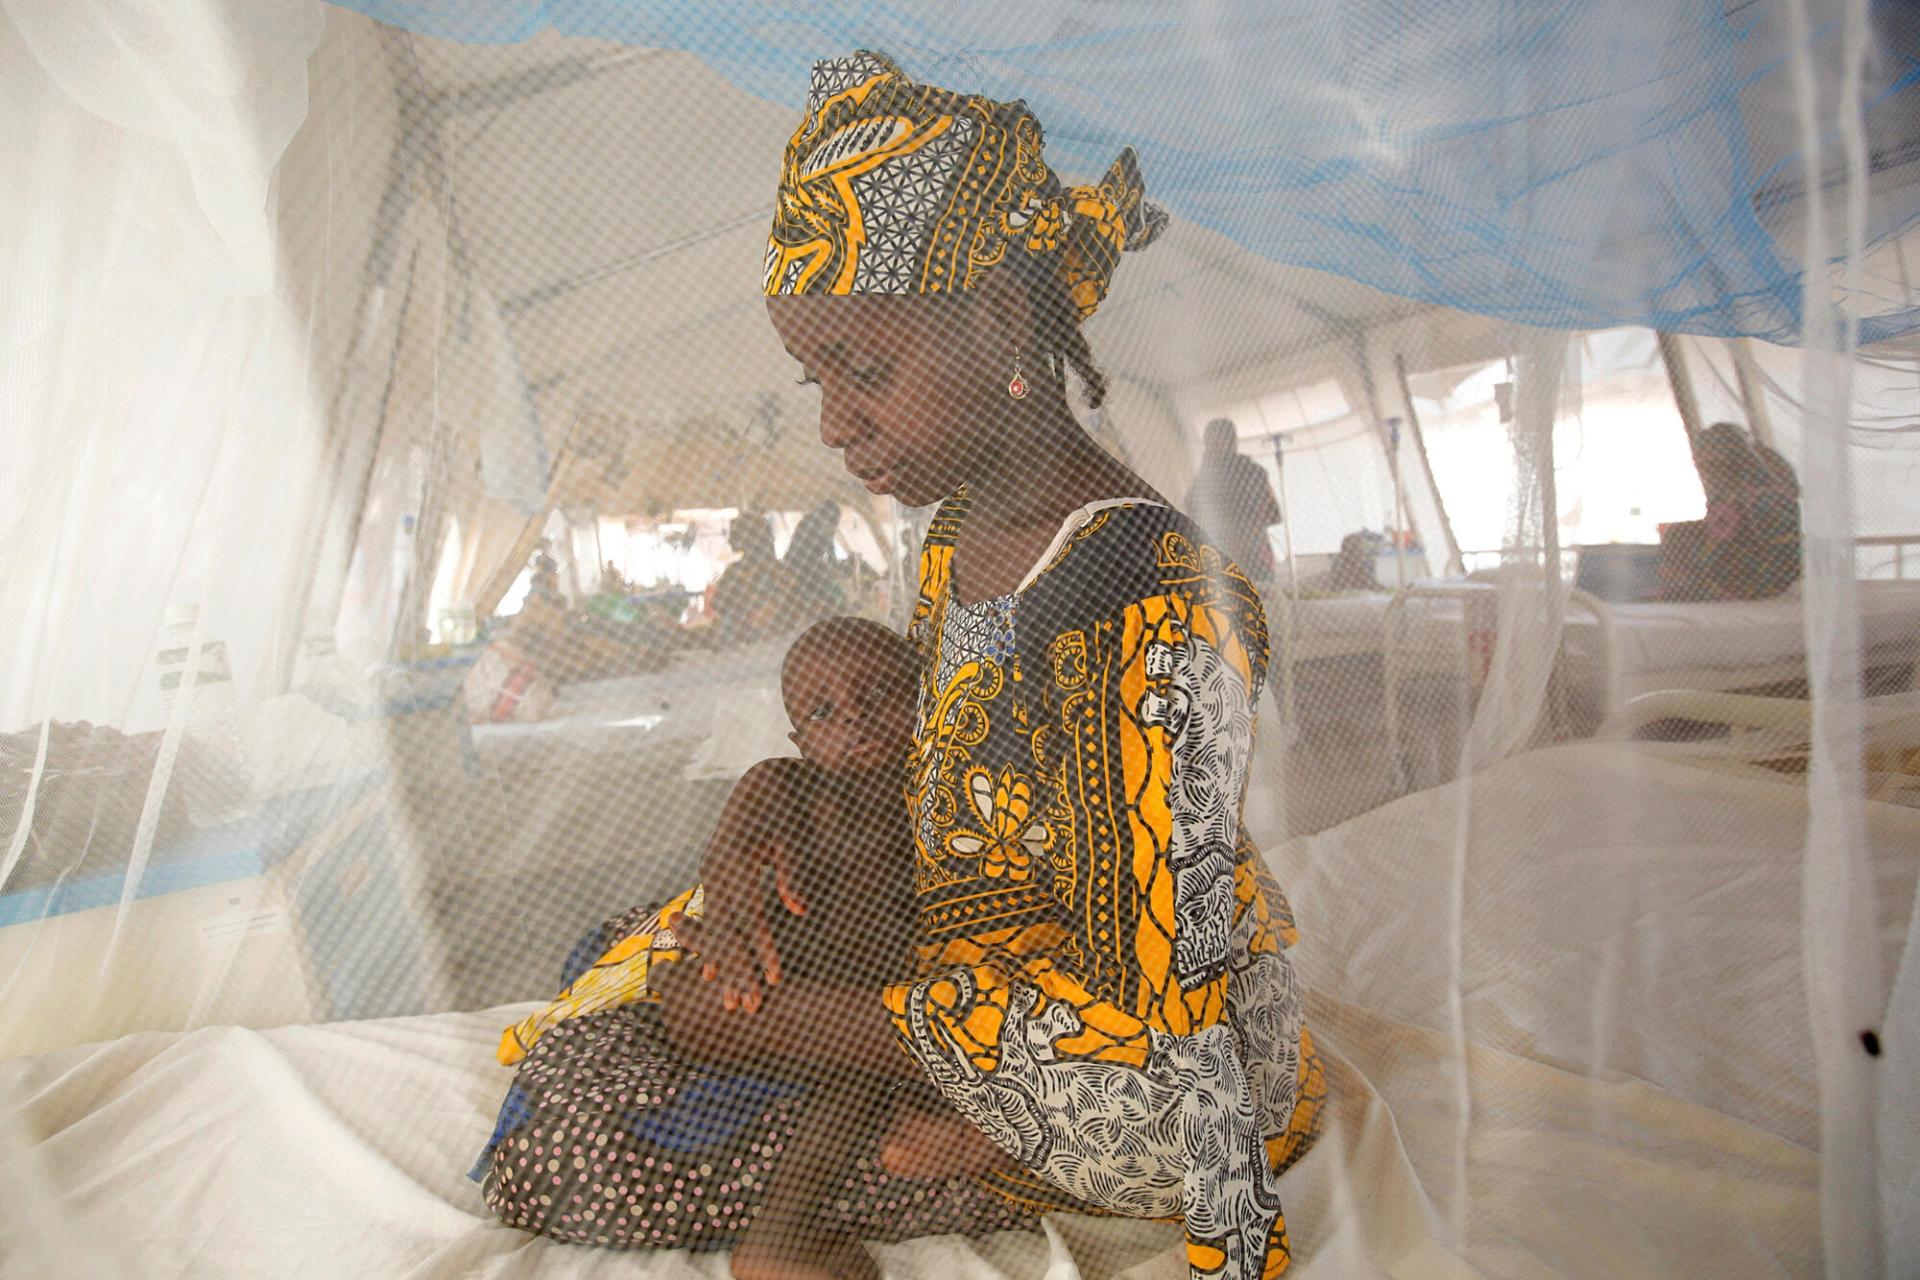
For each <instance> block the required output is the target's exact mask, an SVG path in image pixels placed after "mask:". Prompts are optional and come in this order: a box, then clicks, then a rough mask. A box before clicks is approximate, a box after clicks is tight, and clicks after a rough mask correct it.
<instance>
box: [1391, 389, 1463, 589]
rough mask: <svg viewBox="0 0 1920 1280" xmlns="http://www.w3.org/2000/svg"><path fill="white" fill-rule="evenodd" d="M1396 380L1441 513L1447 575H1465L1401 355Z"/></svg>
mask: <svg viewBox="0 0 1920 1280" xmlns="http://www.w3.org/2000/svg"><path fill="white" fill-rule="evenodd" d="M1393 372H1394V376H1395V377H1397V378H1398V379H1399V381H1400V401H1401V403H1402V404H1403V405H1405V406H1406V410H1407V429H1408V430H1409V431H1411V432H1412V433H1413V453H1414V456H1415V457H1416V458H1418V459H1420V474H1421V475H1423V476H1425V477H1426V480H1427V489H1428V491H1429V492H1431V493H1432V494H1433V505H1434V508H1435V509H1436V510H1438V511H1439V513H1440V535H1441V536H1442V537H1444V538H1445V539H1446V540H1447V564H1446V572H1447V573H1449V574H1455V573H1464V572H1466V567H1467V566H1466V561H1465V559H1463V558H1462V557H1461V555H1460V539H1459V538H1457V537H1455V536H1454V532H1453V517H1452V516H1450V515H1448V514H1447V499H1446V495H1445V494H1443V493H1441V492H1440V482H1439V481H1438V480H1436V479H1434V477H1433V460H1432V459H1431V458H1429V457H1428V456H1427V437H1426V434H1425V433H1424V432H1422V431H1421V430H1420V412H1419V410H1417V409H1415V408H1414V407H1413V388H1412V387H1411V386H1410V385H1409V384H1408V382H1407V358H1406V356H1404V355H1402V354H1401V353H1400V352H1398V351H1396V352H1394V353H1393Z"/></svg>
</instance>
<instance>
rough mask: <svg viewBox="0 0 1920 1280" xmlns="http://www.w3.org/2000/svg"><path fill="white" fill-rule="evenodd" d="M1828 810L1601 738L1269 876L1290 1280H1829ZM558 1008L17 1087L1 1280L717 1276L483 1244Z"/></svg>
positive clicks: (1020, 1270) (1146, 1266)
mask: <svg viewBox="0 0 1920 1280" xmlns="http://www.w3.org/2000/svg"><path fill="white" fill-rule="evenodd" d="M1804 816H1805V793H1804V791H1803V790H1802V789H1801V788H1800V787H1799V786H1798V785H1797V784H1796V783H1792V782H1788V781H1783V780H1775V779H1772V778H1767V777H1758V778H1756V777H1746V776H1739V775H1733V774H1727V773H1723V772H1717V771H1712V770H1706V769H1697V768H1692V767H1690V766H1687V765H1684V764H1676V763H1675V762H1673V761H1672V760H1670V759H1664V758H1661V757H1659V756H1657V755H1655V754H1651V753H1648V752H1647V751H1645V750H1644V749H1640V748H1635V747H1633V746H1632V745H1631V744H1621V743H1606V742H1586V743H1576V744H1569V745H1565V746H1560V747H1554V748H1550V749H1546V750H1541V751H1537V752H1532V753H1528V754H1525V755H1521V756H1518V757H1514V758H1512V759H1509V760H1506V761H1503V762H1501V763H1499V764H1498V765H1495V766H1493V767H1492V768H1490V769H1488V770H1486V771H1484V772H1483V773H1481V774H1480V775H1478V776H1476V777H1474V778H1470V779H1464V780H1461V781H1459V782H1456V783H1453V784H1449V785H1448V786H1445V787H1441V788H1436V789H1434V790H1432V791H1427V792H1422V793H1418V794H1415V795H1412V796H1407V797H1404V798H1402V799H1400V800H1398V801H1395V802H1394V803H1392V804H1389V805H1387V806H1385V807H1383V808H1381V809H1379V810H1376V811H1374V812H1372V813H1369V814H1366V815H1363V816H1362V817H1360V818H1357V819H1354V820H1352V821H1350V822H1348V823H1345V824H1343V825H1342V826H1340V827H1337V828H1334V829H1333V830H1330V831H1327V832H1323V833H1321V834H1319V835H1317V836H1312V837H1303V838H1301V839H1298V840H1295V841H1292V842H1290V843H1287V844H1284V845H1279V846H1275V847H1274V848H1273V855H1272V856H1273V861H1274V863H1275V869H1276V871H1277V872H1278V873H1279V875H1280V876H1281V878H1282V881H1283V883H1284V884H1286V886H1287V888H1288V891H1289V894H1290V896H1291V897H1292V900H1293V903H1294V906H1295V908H1296V910H1297V912H1298V915H1299V919H1300V924H1301V928H1302V932H1303V935H1304V937H1303V942H1302V943H1301V945H1300V946H1299V947H1298V948H1297V949H1296V950H1295V952H1294V954H1295V956H1296V958H1297V961H1298V963H1299V966H1300V973H1301V976H1302V978H1303V980H1305V981H1306V982H1307V983H1308V984H1309V991H1308V994H1307V1014H1308V1019H1309V1023H1310V1025H1311V1026H1312V1027H1313V1029H1314V1033H1315V1037H1316V1040H1317V1042H1318V1043H1319V1044H1320V1045H1321V1047H1322V1049H1323V1050H1324V1051H1325V1053H1326V1055H1327V1058H1328V1068H1329V1084H1330V1091H1331V1096H1332V1102H1331V1104H1330V1108H1329V1121H1328V1128H1327V1132H1326V1136H1325V1137H1324V1138H1323V1139H1322V1141H1321V1143H1320V1144H1319V1146H1318V1147H1317V1148H1316V1149H1315V1150H1314V1151H1313V1152H1311V1153H1310V1154H1309V1155H1308V1156H1307V1157H1306V1158H1305V1159H1304V1160H1303V1161H1302V1162H1301V1163H1300V1164H1299V1165H1298V1166H1297V1167H1296V1168H1295V1169H1294V1170H1292V1171H1291V1172H1289V1173H1288V1174H1287V1176H1286V1178H1285V1179H1284V1181H1283V1183H1282V1192H1283V1196H1284V1199H1285V1202H1286V1204H1287V1210H1288V1221H1289V1228H1290V1233H1291V1236H1292V1240H1293V1243H1294V1248H1295V1254H1296V1259H1297V1262H1298V1265H1297V1268H1296V1270H1295V1271H1294V1272H1292V1273H1291V1274H1295V1275H1298V1276H1301V1277H1304V1278H1306V1280H1323V1278H1325V1280H1331V1278H1342V1280H1344V1278H1345V1277H1354V1276H1406V1277H1423V1278H1424V1277H1430V1276H1441V1277H1447V1276H1462V1277H1465V1276H1487V1277H1506V1276H1513V1277H1521V1276H1525V1277H1535V1276H1543V1275H1562V1276H1575V1277H1588V1276H1591V1277H1596V1280H1597V1278H1598V1277H1602V1276H1605V1277H1614V1276H1618V1275H1622V1274H1631V1275H1640V1276H1653V1277H1661V1276H1672V1277H1689V1278H1691V1277H1699V1276H1720V1275H1724V1276H1730V1277H1732V1276H1738V1277H1743V1278H1744V1277H1750V1276H1756V1275H1808V1274H1815V1273H1817V1272H1818V1270H1819V1268H1820V1255H1819V1226H1818V1221H1819V1218H1818V1202H1819V1177H1820V1170H1819V1165H1818V1159H1817V1156H1816V1155H1815V1154H1814V1152H1815V1144H1816V1138H1817V1131H1818V1117H1817V1105H1816V1102H1815V1100H1814V1098H1813V1096H1812V1078H1813V1075H1812V1063H1811V1052H1810V1048H1809V1045H1808V1042H1807V1032H1806V1014H1805V1010H1804V997H1803V996H1802V995H1801V990H1800V987H1799V981H1800V979H1799V973H1800V957H1799V950H1798V947H1799V943H1798V929H1799V922H1798V877H1799V875H1800V860H1799V855H1798V844H1799V841H1800V839H1801V832H1802V830H1803V825H1804ZM1866 831H1867V835H1868V838H1869V840H1870V842H1871V844H1872V847H1873V849H1874V852H1875V855H1876V857H1875V867H1876V872H1877V874H1878V876H1879V878H1880V894H1879V901H1880V903H1881V909H1882V918H1881V920H1880V922H1879V927H1880V929H1881V931H1882V936H1883V938H1884V940H1885V941H1886V943H1887V954H1888V955H1889V956H1893V955H1897V954H1898V939H1899V937H1900V935H1901V933H1902V931H1903V929H1904V927H1905V920H1906V912H1907V909H1908V906H1909V904H1910V903H1911V901H1912V894H1913V887H1914V874H1915V870H1916V866H1915V863H1916V860H1915V859H1914V858H1913V857H1912V852H1913V850H1914V849H1916V848H1920V813H1916V812H1914V811H1911V810H1905V809H1897V808H1894V807H1892V806H1886V805H1869V806H1868V813H1867V819H1866ZM1456 836H1463V837H1464V838H1465V846H1464V847H1465V863H1464V867H1463V870H1464V873H1465V885H1464V897H1463V900H1462V901H1463V913H1462V916H1461V919H1460V926H1461V927H1460V929H1459V931H1458V935H1457V936H1458V937H1459V938H1460V940H1461V951H1460V955H1459V959H1458V961H1457V964H1458V977H1457V981H1456V979H1455V978H1454V977H1453V976H1451V975H1452V974H1453V972H1454V970H1453V967H1452V966H1453V965H1454V963H1455V962H1454V961H1453V959H1452V958H1451V957H1452V950H1451V944H1450V941H1449V940H1450V939H1451V938H1452V937H1454V936H1455V933H1454V931H1453V930H1452V929H1451V928H1450V922H1449V919H1448V915H1447V912H1446V910H1445V908H1444V905H1443V904H1445V903H1446V902H1448V901H1449V899H1450V895H1451V892H1452V890H1451V871H1452V866H1453V853H1454V849H1455V843H1454V842H1455V839H1456ZM1455 991H1458V993H1459V995H1460V1001H1459V1008H1458V1011H1457V1014H1456V1013H1455V1012H1454V1011H1453V1004H1454V1002H1453V999H1452V993H1453V992H1455ZM532 1008H533V1006H532V1005H530V1004H515V1005H507V1006H502V1007H499V1008H494V1009H490V1010H483V1011H480V1012H473V1013H448V1014H436V1015H426V1016H418V1017H405V1018H393V1019H385V1020H378V1021H364V1022H342V1023H334V1024H329V1025H320V1026H303V1027H285V1028H280V1029H276V1030H268V1031H253V1030H246V1029H240V1028H231V1027H219V1028H209V1029H205V1030H200V1031H195V1032H190V1033H185V1034H158V1033H153V1034H142V1035H135V1036H130V1037H127V1038H125V1039H122V1040H118V1041H114V1042H109V1043H106V1044H101V1045H94V1046H83V1047H78V1048H72V1049H64V1050H58V1051H54V1052H49V1053H44V1054H41V1055H38V1056H34V1057H27V1058H18V1059H14V1060H11V1061H0V1164H4V1165H5V1167H6V1168H7V1169H8V1170H9V1184H8V1194H7V1195H6V1196H0V1260H3V1261H0V1274H4V1275H5V1276H7V1277H8V1280H11V1277H12V1276H14V1275H18V1276H22V1277H27V1276H36V1277H37V1276H41V1275H80V1274H86V1271H85V1270H84V1265H83V1264H86V1263H90V1262H98V1263H99V1264H100V1265H99V1266H98V1267H96V1268H95V1272H96V1273H97V1274H107V1275H112V1274H127V1275H137V1276H141V1277H149V1276H151V1277H159V1278H162V1280H169V1278H172V1277H188V1276H192V1277H196V1278H202V1277H205V1278H208V1280H224V1278H225V1277H241V1276H246V1277H253V1276H258V1275H262V1274H286V1275H303V1276H304V1275H317V1276H333V1275H339V1276H383V1277H385V1276H395V1277H417V1278H421V1280H425V1278H428V1277H441V1276H445V1277H454V1276H460V1277H465V1276H488V1277H548V1276H554V1277H557V1276H562V1275H565V1276H598V1275H606V1276H614V1275H619V1276H622V1277H634V1276H641V1277H686V1276H706V1277H720V1276H724V1275H725V1274H726V1270H725V1262H724V1259H722V1258H720V1257H718V1256H714V1255H705V1256H692V1255H687V1254H683V1253H652V1254H649V1253H641V1254H618V1253H610V1252H602V1251H595V1250H588V1249H582V1248H579V1247H576V1246H570V1245H560V1244H554V1243H552V1242H549V1241H545V1240H540V1239H535V1238H531V1237H528V1236H526V1235H523V1234H521V1233H519V1232H517V1231H514V1230H511V1229H509V1228H506V1227H504V1226H501V1225H498V1224H497V1223H495V1222H494V1221H493V1220H492V1218H491V1217H490V1215H489V1214H488V1213H487V1211H486V1209H485V1206H484V1205H483V1203H482V1202H481V1199H480V1195H479V1190H478V1188H477V1187H476V1186H475V1184H473V1183H471V1182H469V1181H467V1180H466V1178H465V1177H464V1171H465V1170H466V1169H467V1168H468V1166H469V1165H470V1163H471V1161H472V1160H473V1158H474V1155H475V1153H476V1152H477V1151H478V1149H479V1147H480V1146H481V1144H482V1143H483V1142H484V1140H485V1138H486V1136H487V1134H488V1133H489V1131H490V1129H491V1126H492V1122H493V1115H494V1109H495V1107H496V1106H497V1105H498V1102H499V1100H500V1098H501V1096H502V1094H503V1092H504V1090H505V1088H506V1085H507V1082H508V1080H509V1078H510V1075H509V1073H508V1072H507V1071H506V1070H505V1069H503V1068H500V1067H498V1066H496V1065H495V1064H494V1061H493V1057H492V1051H493V1046H494V1044H495V1042H496V1037H497V1036H498V1033H499V1029H500V1028H501V1027H502V1026H504V1025H507V1024H508V1023H510V1022H512V1021H515V1020H517V1019H518V1018H520V1017H522V1016H524V1015H525V1014H526V1013H527V1012H529V1011H530V1010H531V1009H532ZM1456 1017H1457V1026H1456ZM1456 1031H1457V1032H1459V1033H1461V1036H1460V1038H1459V1039H1458V1040H1456ZM1457 1044H1458V1045H1462V1046H1463V1048H1460V1049H1456V1045H1457ZM875 1253H876V1256H878V1257H879V1258H880V1260H881V1262H882V1265H883V1269H884V1271H885V1273H886V1274H887V1275H890V1276H896V1277H928V1278H929V1280H932V1278H934V1277H940V1278H942V1280H945V1278H947V1277H963V1278H964V1277H982V1278H1000V1277H1032V1278H1034V1280H1039V1278H1040V1277H1045V1278H1046V1280H1074V1278H1075V1277H1082V1276H1084V1277H1097V1276H1117V1277H1123V1278H1126V1280H1147V1278H1148V1277H1167V1278H1168V1280H1171V1278H1172V1277H1175V1276H1183V1275H1184V1274H1185V1273H1184V1269H1183V1267H1182V1257H1181V1252H1180V1248H1179V1242H1178V1240H1177V1239H1176V1238H1175V1236H1174V1234H1173V1231H1172V1229H1171V1228H1169V1227H1167V1226H1165V1225H1162V1224H1151V1223H1139V1222H1115V1221H1096V1220H1091V1219H1082V1218H1074V1217H1061V1218H1057V1219H1049V1220H1048V1221H1047V1223H1046V1224H1045V1230H1044V1231H1043V1232H1041V1233H1034V1234H1029V1233H1014V1234H1006V1235H1000V1236H995V1237H991V1238H988V1239H984V1240H977V1241H967V1240H960V1239H956V1238H938V1239H931V1240H920V1241H913V1242H909V1243H906V1244H902V1245H895V1246H885V1247H876V1248H875Z"/></svg>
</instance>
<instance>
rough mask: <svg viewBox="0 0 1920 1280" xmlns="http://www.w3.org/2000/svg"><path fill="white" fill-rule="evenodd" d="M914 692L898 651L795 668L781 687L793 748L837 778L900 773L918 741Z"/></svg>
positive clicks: (850, 652) (865, 647) (862, 650)
mask: <svg viewBox="0 0 1920 1280" xmlns="http://www.w3.org/2000/svg"><path fill="white" fill-rule="evenodd" d="M914 692H915V691H914V673H913V669H912V667H911V666H910V665H909V664H907V663H905V662H903V661H901V659H900V655H899V654H898V653H897V652H888V651H885V650H883V649H882V648H881V647H880V646H878V645H869V644H862V643H853V644H848V645H845V646H840V647H837V648H836V650H835V651H834V652H831V653H828V652H816V653H813V654H810V655H808V656H806V657H804V658H802V659H800V660H799V661H797V662H794V663H792V664H791V665H790V668H789V670H788V671H787V673H786V680H785V683H784V684H783V686H782V688H781V694H782V696H783V697H784V698H785V700H786V704H787V719H788V720H790V721H791V722H792V724H793V741H794V745H796V746H798V747H799V748H800V754H801V755H803V756H805V757H806V758H807V759H808V760H810V761H812V762H813V763H814V764H815V765H817V766H819V767H820V768H822V769H825V770H827V771H828V772H831V773H865V772H868V771H870V770H873V769H883V768H893V767H896V766H898V765H899V763H900V758H901V753H902V752H904V751H905V750H906V748H907V744H908V743H909V742H910V741H911V740H912V737H913V707H914Z"/></svg>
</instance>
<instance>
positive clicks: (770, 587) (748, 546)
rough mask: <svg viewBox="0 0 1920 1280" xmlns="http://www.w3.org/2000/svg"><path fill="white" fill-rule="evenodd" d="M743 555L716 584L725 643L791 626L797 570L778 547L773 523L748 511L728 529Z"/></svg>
mask: <svg viewBox="0 0 1920 1280" xmlns="http://www.w3.org/2000/svg"><path fill="white" fill-rule="evenodd" d="M727 542H728V545H730V546H731V547H732V548H733V549H734V551H735V552H736V553H738V555H739V556H740V558H739V559H738V560H735V561H734V562H733V563H732V564H730V565H728V566H727V568H726V572H724V573H722V574H721V575H720V580H719V581H718V582H716V583H714V584H713V597H712V609H713V616H714V619H715V624H716V625H717V626H718V627H719V628H720V641H721V643H722V644H752V643H754V642H755V641H759V640H767V639H770V638H772V637H773V636H775V635H777V634H779V633H780V632H781V631H783V630H786V629H787V624H788V621H789V617H790V611H791V610H792V609H793V607H794V603H795V586H794V580H793V572H792V571H791V570H790V569H788V568H787V566H786V565H784V564H782V563H781V562H780V558H779V557H778V556H776V555H774V553H773V528H772V526H771V525H769V524H768V523H767V518H766V517H765V516H764V515H761V514H760V513H759V512H757V511H743V512H741V513H740V514H739V515H738V516H736V517H735V518H734V521H733V523H732V524H731V525H730V526H729V527H728V529H727Z"/></svg>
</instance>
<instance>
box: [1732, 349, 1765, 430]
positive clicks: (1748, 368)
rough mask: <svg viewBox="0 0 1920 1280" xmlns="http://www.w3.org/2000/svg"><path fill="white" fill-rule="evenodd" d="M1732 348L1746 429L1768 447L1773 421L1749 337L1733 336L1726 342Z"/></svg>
mask: <svg viewBox="0 0 1920 1280" xmlns="http://www.w3.org/2000/svg"><path fill="white" fill-rule="evenodd" d="M1727 345H1728V346H1729V347H1731V348H1732V349H1733V376H1734V377H1735V379H1737V380H1738V382H1739V384H1740V403H1741V404H1742V405H1743V406H1744V407H1745V408H1746V411H1747V430H1748V431H1750V432H1752V433H1753V438H1754V439H1755V440H1757V441H1759V442H1760V443H1761V444H1763V445H1765V446H1767V447H1768V448H1772V447H1773V422H1772V421H1771V420H1770V419H1769V418H1768V417H1767V400H1766V394H1765V392H1763V391H1762V390H1761V388H1760V370H1759V367H1758V366H1757V365H1755V364H1754V361H1753V346H1752V339H1750V338H1734V339H1732V340H1731V341H1729V342H1728V343H1727Z"/></svg>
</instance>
